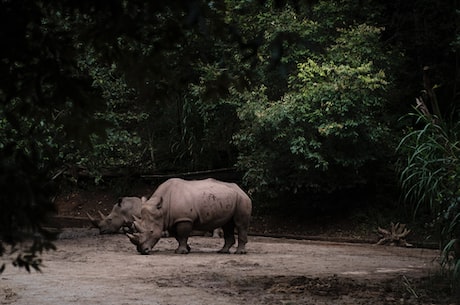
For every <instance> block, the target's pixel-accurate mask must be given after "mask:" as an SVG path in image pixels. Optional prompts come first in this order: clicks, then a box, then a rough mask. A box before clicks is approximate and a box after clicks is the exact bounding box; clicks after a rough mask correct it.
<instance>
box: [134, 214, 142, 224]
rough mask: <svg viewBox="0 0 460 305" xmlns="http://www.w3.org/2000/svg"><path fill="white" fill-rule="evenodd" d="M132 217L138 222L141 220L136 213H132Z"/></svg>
mask: <svg viewBox="0 0 460 305" xmlns="http://www.w3.org/2000/svg"><path fill="white" fill-rule="evenodd" d="M133 219H134V221H137V222H138V223H140V222H141V219H140V218H139V217H137V216H136V215H133Z"/></svg>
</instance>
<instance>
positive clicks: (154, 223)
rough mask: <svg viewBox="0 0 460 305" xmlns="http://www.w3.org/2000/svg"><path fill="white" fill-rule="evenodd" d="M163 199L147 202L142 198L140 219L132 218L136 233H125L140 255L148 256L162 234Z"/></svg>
mask: <svg viewBox="0 0 460 305" xmlns="http://www.w3.org/2000/svg"><path fill="white" fill-rule="evenodd" d="M163 226H164V222H163V198H162V197H159V198H158V197H152V198H150V199H149V200H148V201H147V199H146V198H145V197H142V209H141V218H138V217H136V216H134V228H135V230H136V231H137V233H133V234H129V233H127V234H126V236H128V238H129V240H130V241H131V242H132V243H133V244H134V245H135V246H136V248H137V251H138V252H139V253H141V254H150V252H151V251H152V249H153V247H154V246H155V245H156V244H157V242H158V241H159V240H160V238H161V236H162V232H163Z"/></svg>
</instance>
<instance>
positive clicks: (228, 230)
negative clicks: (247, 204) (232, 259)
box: [218, 221, 235, 254]
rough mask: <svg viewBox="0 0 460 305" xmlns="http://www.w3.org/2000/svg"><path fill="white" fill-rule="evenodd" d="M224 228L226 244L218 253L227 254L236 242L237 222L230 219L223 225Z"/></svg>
mask: <svg viewBox="0 0 460 305" xmlns="http://www.w3.org/2000/svg"><path fill="white" fill-rule="evenodd" d="M222 230H223V231H224V240H225V244H224V246H223V247H222V249H220V250H219V251H218V253H225V254H227V253H230V248H231V247H233V245H234V244H235V224H234V223H233V221H230V222H229V223H227V224H225V225H224V226H223V227H222Z"/></svg>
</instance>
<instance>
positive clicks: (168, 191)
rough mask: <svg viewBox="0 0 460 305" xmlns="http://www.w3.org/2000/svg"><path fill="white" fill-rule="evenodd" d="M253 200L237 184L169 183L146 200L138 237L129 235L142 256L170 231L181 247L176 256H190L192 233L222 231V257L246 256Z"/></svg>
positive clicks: (176, 181) (218, 182) (207, 180)
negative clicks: (189, 243) (189, 238)
mask: <svg viewBox="0 0 460 305" xmlns="http://www.w3.org/2000/svg"><path fill="white" fill-rule="evenodd" d="M251 211H252V203H251V199H250V198H249V197H248V196H247V195H246V193H244V192H243V191H242V190H241V189H240V188H239V187H238V186H237V185H236V184H234V183H226V182H221V181H218V180H214V179H206V180H194V181H187V180H183V179H177V178H174V179H169V180H167V181H166V182H164V183H163V184H161V185H160V186H159V187H158V189H157V190H156V191H155V192H154V193H153V195H152V196H151V197H150V199H149V200H146V199H143V203H142V209H141V219H138V218H135V221H134V227H135V229H136V231H137V233H134V234H127V236H128V237H129V239H130V241H131V242H132V243H133V244H134V245H135V246H136V248H137V251H138V252H139V253H141V254H149V253H150V252H151V251H152V248H153V247H154V246H155V245H156V243H157V242H158V240H159V239H160V238H161V233H162V232H163V231H168V232H169V233H170V235H172V236H174V237H175V238H176V240H177V242H178V243H179V246H178V248H177V249H176V253H180V254H186V253H189V252H190V247H189V245H188V244H187V241H188V237H189V236H190V233H191V232H192V230H200V231H212V230H214V229H216V228H220V227H222V230H223V235H224V241H225V243H224V246H223V247H222V249H221V250H220V251H219V253H229V252H230V248H231V247H232V246H233V245H234V244H235V242H236V241H235V236H234V233H235V229H236V231H237V233H238V246H237V249H236V252H235V253H238V254H244V253H246V250H245V245H246V243H247V235H248V227H249V220H250V218H251Z"/></svg>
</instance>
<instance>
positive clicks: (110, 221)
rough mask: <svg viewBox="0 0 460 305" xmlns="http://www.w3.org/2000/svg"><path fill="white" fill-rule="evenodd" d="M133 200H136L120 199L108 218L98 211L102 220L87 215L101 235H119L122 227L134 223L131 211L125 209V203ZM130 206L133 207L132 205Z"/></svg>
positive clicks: (129, 198)
mask: <svg viewBox="0 0 460 305" xmlns="http://www.w3.org/2000/svg"><path fill="white" fill-rule="evenodd" d="M133 199H134V198H132V197H123V198H119V199H118V202H117V203H116V204H115V205H114V206H113V209H112V211H111V212H110V214H109V215H107V216H105V215H104V214H102V212H101V211H98V212H99V215H100V217H101V219H96V218H94V217H92V216H91V215H90V214H89V213H86V215H87V216H88V218H89V220H90V221H91V223H92V224H93V226H94V227H96V228H98V229H99V233H100V234H111V233H118V232H119V231H120V228H121V227H122V226H127V225H129V224H130V223H132V220H131V219H132V215H130V212H131V211H126V209H123V207H124V205H125V201H128V200H133ZM130 204H131V205H132V203H130ZM132 214H133V213H132Z"/></svg>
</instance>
